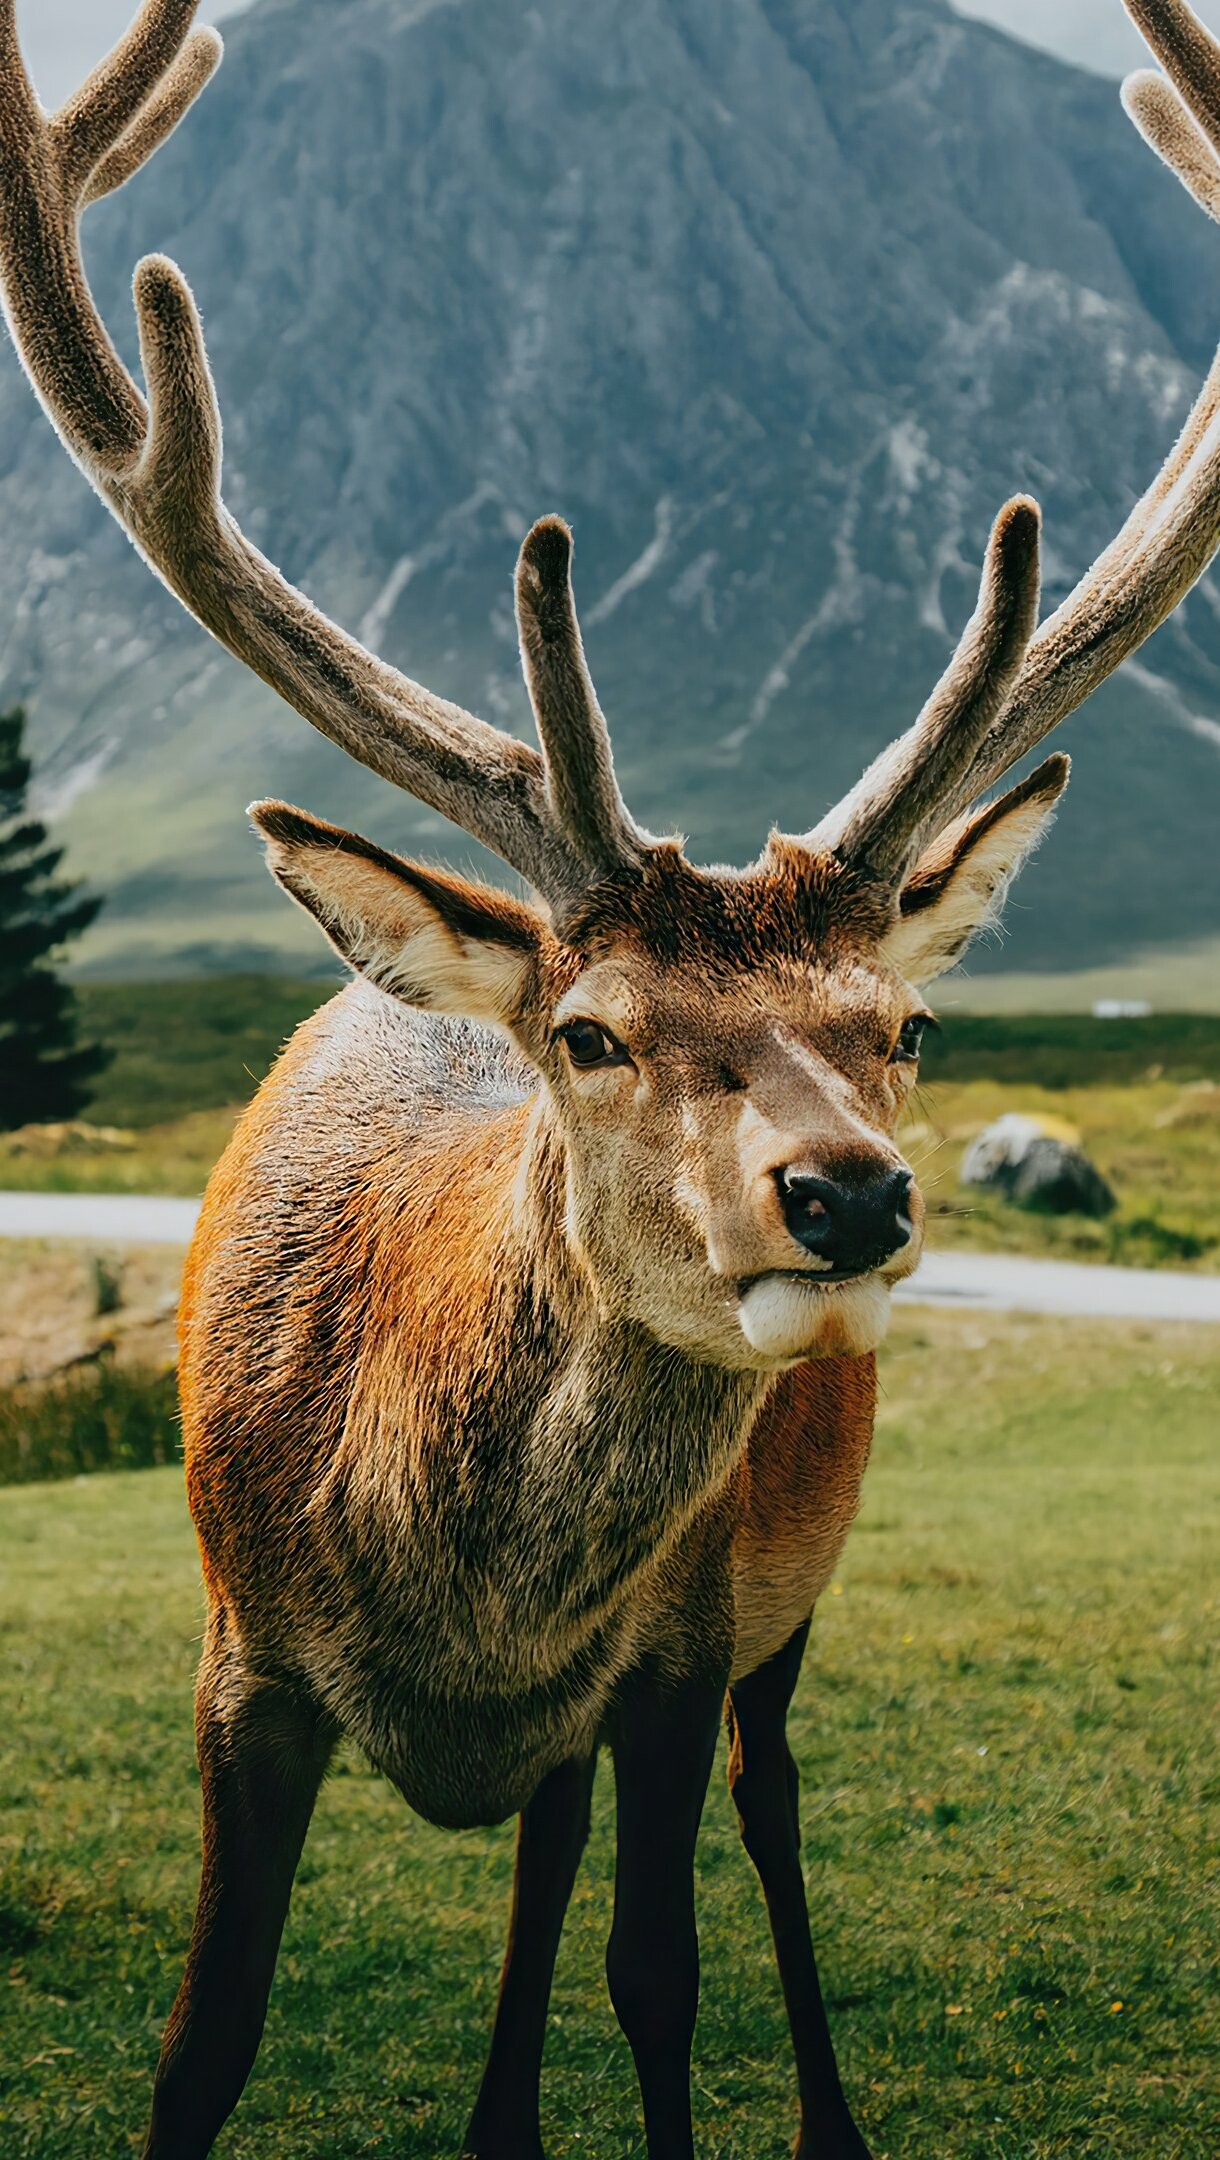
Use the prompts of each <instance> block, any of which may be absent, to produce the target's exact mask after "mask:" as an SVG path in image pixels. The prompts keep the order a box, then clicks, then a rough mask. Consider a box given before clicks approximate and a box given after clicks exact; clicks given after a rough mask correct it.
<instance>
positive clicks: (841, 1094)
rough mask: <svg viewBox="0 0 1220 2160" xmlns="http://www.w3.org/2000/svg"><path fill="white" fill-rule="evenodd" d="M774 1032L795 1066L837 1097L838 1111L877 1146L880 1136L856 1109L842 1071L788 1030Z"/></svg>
mask: <svg viewBox="0 0 1220 2160" xmlns="http://www.w3.org/2000/svg"><path fill="white" fill-rule="evenodd" d="M771 1033H772V1036H773V1038H774V1040H775V1042H776V1043H777V1044H778V1046H779V1048H780V1049H781V1050H782V1051H783V1052H784V1053H785V1055H786V1056H787V1057H790V1058H791V1059H792V1061H793V1063H794V1064H796V1065H800V1066H802V1067H803V1068H804V1070H805V1071H806V1072H807V1073H809V1074H811V1076H812V1077H813V1079H815V1080H816V1081H817V1083H818V1086H819V1087H820V1088H822V1089H823V1090H824V1092H825V1093H827V1094H828V1095H832V1096H833V1097H834V1100H835V1105H836V1108H837V1109H838V1110H839V1112H840V1113H841V1115H842V1116H843V1117H844V1118H845V1120H846V1121H847V1123H848V1124H849V1125H853V1126H854V1127H855V1129H856V1131H857V1132H858V1133H862V1134H863V1135H864V1138H865V1139H866V1140H869V1141H871V1142H872V1143H873V1145H874V1146H876V1144H877V1134H876V1132H875V1131H874V1129H873V1127H872V1126H871V1125H869V1124H867V1123H866V1122H865V1120H864V1119H863V1118H862V1117H861V1116H860V1113H859V1111H858V1110H857V1109H856V1107H855V1103H854V1101H853V1099H852V1091H851V1083H850V1081H848V1080H847V1079H846V1078H845V1077H844V1075H843V1074H842V1073H841V1072H837V1071H836V1069H835V1067H834V1066H833V1065H832V1064H831V1063H830V1060H829V1059H828V1058H824V1057H820V1056H819V1055H818V1053H817V1051H816V1050H810V1049H809V1047H808V1046H807V1044H805V1043H803V1042H800V1041H799V1040H798V1039H797V1037H796V1036H794V1035H790V1034H788V1032H787V1031H786V1029H784V1028H773V1029H772V1030H771Z"/></svg>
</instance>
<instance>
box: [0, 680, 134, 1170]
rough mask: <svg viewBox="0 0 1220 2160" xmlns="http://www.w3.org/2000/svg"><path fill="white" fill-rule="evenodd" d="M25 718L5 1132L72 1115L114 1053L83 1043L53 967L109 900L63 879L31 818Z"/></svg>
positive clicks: (1, 909) (4, 1057)
mask: <svg viewBox="0 0 1220 2160" xmlns="http://www.w3.org/2000/svg"><path fill="white" fill-rule="evenodd" d="M24 735H25V714H24V712H23V711H21V710H20V708H18V709H17V710H16V711H14V712H7V713H0V1132H7V1131H12V1130H13V1129H14V1128H15V1127H16V1126H18V1125H30V1124H36V1123H37V1124H46V1123H50V1122H53V1121H54V1120H56V1119H59V1118H70V1117H74V1116H76V1115H77V1113H78V1112H79V1111H80V1110H81V1109H82V1108H83V1107H84V1105H85V1104H86V1103H87V1102H88V1100H89V1094H90V1083H91V1081H92V1080H93V1079H94V1078H95V1077H96V1075H97V1074H98V1073H99V1072H100V1071H101V1070H102V1067H103V1066H104V1065H105V1064H106V1063H107V1062H108V1053H107V1052H106V1051H105V1050H103V1049H101V1048H99V1047H98V1046H97V1045H96V1044H81V1043H80V1042H79V1041H78V1038H77V1028H78V1022H79V1015H78V1010H77V1003H76V998H75V996H74V994H73V992H72V990H71V989H70V988H69V986H68V984H67V983H65V982H62V981H61V980H60V978H59V976H58V975H57V974H56V972H55V969H54V967H53V966H52V965H51V961H52V958H53V956H54V955H55V954H57V953H58V952H60V951H61V949H62V948H63V946H65V945H67V944H70V942H71V941H72V939H73V938H78V937H79V936H80V934H81V932H82V931H83V930H87V929H88V927H89V924H90V923H91V922H92V921H93V919H94V917H95V915H96V914H97V912H98V909H99V908H100V906H101V901H100V900H97V899H94V898H93V897H92V896H91V895H89V894H87V893H85V892H84V891H83V890H82V888H81V887H80V886H79V885H72V884H68V883H66V882H65V881H64V880H63V879H61V878H58V877H57V876H56V872H57V871H58V869H59V865H60V862H61V860H62V858H63V850H62V848H57V847H52V846H51V845H50V844H49V839H48V834H47V829H46V826H45V825H41V824H39V823H38V822H37V820H36V819H33V818H30V817H27V815H26V806H27V796H28V793H29V785H30V761H29V758H28V757H27V756H26V755H25V751H24V748H23V741H24Z"/></svg>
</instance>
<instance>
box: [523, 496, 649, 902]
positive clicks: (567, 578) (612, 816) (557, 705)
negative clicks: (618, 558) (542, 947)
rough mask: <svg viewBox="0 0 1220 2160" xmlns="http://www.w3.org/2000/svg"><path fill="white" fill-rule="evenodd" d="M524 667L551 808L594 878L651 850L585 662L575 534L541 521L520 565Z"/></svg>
mask: <svg viewBox="0 0 1220 2160" xmlns="http://www.w3.org/2000/svg"><path fill="white" fill-rule="evenodd" d="M517 627H518V630H519V632H520V637H521V662H522V666H523V668H524V671H525V680H526V685H527V687H528V689H529V694H530V702H531V704H532V705H533V708H534V718H535V720H536V721H537V724H538V734H539V737H540V738H541V742H542V747H543V751H544V753H545V756H546V767H547V801H548V804H549V805H550V808H551V811H552V814H553V816H554V817H555V820H556V822H557V824H558V825H559V826H560V828H561V829H562V831H563V832H564V833H566V834H567V836H568V838H569V839H570V841H571V842H572V845H573V847H574V848H575V850H576V852H577V854H578V855H579V856H580V858H581V860H582V861H583V862H584V863H586V864H587V865H588V868H589V870H590V872H591V873H594V874H596V873H597V872H598V871H601V870H606V869H609V868H611V867H612V866H614V865H615V864H619V863H622V862H624V861H627V862H638V861H640V860H641V859H642V857H643V854H644V852H645V850H646V849H647V847H648V846H649V844H650V835H648V834H646V833H643V832H641V830H640V828H639V827H638V826H637V825H636V824H635V822H634V820H633V819H632V817H631V815H630V813H629V811H628V809H627V806H626V804H625V803H624V801H623V798H622V796H621V794H620V793H619V787H618V781H617V780H616V778H615V773H614V755H613V752H612V750H611V747H610V731H609V729H608V728H607V726H606V721H605V715H604V714H603V712H602V709H601V706H600V705H599V703H598V699H597V692H596V690H595V689H594V687H593V682H592V679H591V677H590V674H589V669H588V665H587V663H586V660H585V651H584V645H583V642H582V640H581V635H580V624H579V622H578V621H577V617H576V602H575V598H574V596H573V592H572V535H571V532H570V530H569V528H568V526H567V525H565V523H564V521H563V519H562V518H557V517H548V518H540V519H539V521H538V523H537V524H536V525H535V526H534V527H533V529H532V530H531V531H530V532H529V533H527V535H526V537H525V541H524V544H523V546H522V549H521V555H520V558H519V560H518V563H517Z"/></svg>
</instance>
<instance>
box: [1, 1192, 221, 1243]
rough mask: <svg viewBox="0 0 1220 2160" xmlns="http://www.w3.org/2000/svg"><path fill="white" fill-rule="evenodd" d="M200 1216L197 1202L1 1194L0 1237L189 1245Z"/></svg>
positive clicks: (112, 1195) (104, 1195)
mask: <svg viewBox="0 0 1220 2160" xmlns="http://www.w3.org/2000/svg"><path fill="white" fill-rule="evenodd" d="M198 1213H199V1202H198V1201H197V1200H143V1199H137V1198H129V1197H128V1195H127V1194H126V1193H17V1192H0V1237H22V1238H88V1239H93V1238H96V1239H97V1240H98V1241H99V1242H100V1243H102V1244H105V1245H188V1244H189V1243H190V1238H191V1232H192V1230H193V1229H194V1227H195V1218H196V1216H197V1215H198Z"/></svg>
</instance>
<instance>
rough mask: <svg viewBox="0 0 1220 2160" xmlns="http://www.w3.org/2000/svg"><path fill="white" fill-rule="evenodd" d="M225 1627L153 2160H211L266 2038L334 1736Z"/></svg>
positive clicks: (219, 1637)
mask: <svg viewBox="0 0 1220 2160" xmlns="http://www.w3.org/2000/svg"><path fill="white" fill-rule="evenodd" d="M223 1637H224V1624H223V1621H222V1620H219V1619H217V1618H214V1619H213V1621H212V1623H211V1625H210V1626H209V1634H208V1643H207V1647H206V1648H205V1652H204V1661H203V1665H202V1667H201V1669H200V1676H199V1687H198V1692H197V1697H196V1731H197V1737H198V1746H199V1768H200V1773H201V1777H202V1783H203V1872H202V1877H201V1880H200V1886H199V1903H198V1907H197V1909H196V1914H195V1925H194V1931H193V1933H192V1936H191V1945H190V1950H189V1952H188V1955H187V1962H186V1971H185V1973H184V1975H183V1980H182V1985H181V1987H180V1988H179V1990H178V1996H177V2000H176V2001H175V2003H174V2007H173V2010H172V2011H171V2013H170V2019H169V2024H168V2025H167V2027H166V2031H165V2038H164V2040H163V2041H162V2044H161V2059H160V2062H159V2064H158V2066H157V2076H156V2083H155V2086H154V2090H153V2107H152V2121H151V2124H150V2126H149V2132H148V2140H147V2143H146V2144H145V2147H144V2160H204V2155H205V2154H207V2153H209V2152H210V2151H211V2149H212V2145H213V2142H214V2140H215V2138H216V2137H217V2135H218V2134H219V2131H220V2129H221V2126H222V2125H223V2124H224V2123H225V2122H226V2121H227V2120H228V2117H229V2116H230V2115H231V2114H232V2112H233V2109H234V2108H235V2107H236V2105H237V2102H238V2100H239V2099H240V2097H241V2093H242V2089H243V2087H244V2085H245V2083H246V2079H247V2078H248V2077H249V2075H250V2071H251V2068H252V2066H253V2063H254V2057H255V2054H256V2053H257V2050H258V2044H259V2041H260V2039H261V2038H262V2031H263V2020H264V2018H265V2016H266V2011H267V1998H268V1995H269V1994H270V1992H271V1978H272V1974H273V1972H274V1970H275V1961H276V1956H277V1953H278V1951H279V1946H280V1935H281V1933H282V1931H283V1926H284V1918H285V1915H286V1913H287V1911H288V1899H289V1894H290V1892H291V1889H292V1879H293V1876H294V1875H295V1873H296V1868H297V1862H298V1860H299V1859H300V1856H301V1847H302V1845H303V1844H304V1842H305V1832H306V1830H307V1829H308V1827H309V1818H310V1816H311V1814H312V1813H313V1805H314V1800H315V1798H316V1797H317V1792H318V1787H319V1785H320V1784H321V1781H322V1776H323V1773H324V1771H325V1768H326V1764H327V1761H328V1759H329V1756H330V1753H331V1749H332V1747H333V1744H334V1729H333V1727H332V1726H331V1725H330V1724H329V1723H323V1722H322V1721H320V1720H319V1718H318V1716H317V1713H316V1712H315V1711H314V1709H313V1708H312V1706H310V1705H308V1704H307V1703H304V1702H302V1701H301V1700H300V1699H299V1698H298V1697H297V1696H296V1695H295V1694H294V1693H293V1692H291V1691H290V1690H289V1689H287V1688H286V1687H281V1686H278V1685H274V1684H270V1683H268V1682H266V1681H264V1680H262V1679H257V1678H255V1677H254V1676H253V1675H251V1674H249V1673H248V1672H247V1671H246V1670H245V1669H244V1667H243V1664H242V1661H241V1658H240V1655H239V1654H238V1653H237V1652H236V1651H235V1650H233V1649H231V1648H229V1647H228V1646H227V1645H226V1643H225V1642H224V1639H223Z"/></svg>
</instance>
